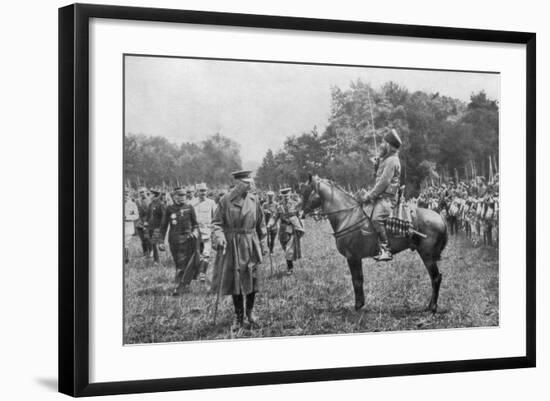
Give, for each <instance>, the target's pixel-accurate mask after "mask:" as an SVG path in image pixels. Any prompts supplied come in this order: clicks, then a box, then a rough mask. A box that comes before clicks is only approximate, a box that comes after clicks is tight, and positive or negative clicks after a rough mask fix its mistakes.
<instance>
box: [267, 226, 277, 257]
mask: <svg viewBox="0 0 550 401" xmlns="http://www.w3.org/2000/svg"><path fill="white" fill-rule="evenodd" d="M276 237H277V232H276V231H270V232H269V253H271V254H273V247H274V246H275V238H276Z"/></svg>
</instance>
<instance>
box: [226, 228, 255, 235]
mask: <svg viewBox="0 0 550 401" xmlns="http://www.w3.org/2000/svg"><path fill="white" fill-rule="evenodd" d="M223 232H224V233H225V234H253V233H255V232H256V229H254V228H228V229H225V230H223Z"/></svg>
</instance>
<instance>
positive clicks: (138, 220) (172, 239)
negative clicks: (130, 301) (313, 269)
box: [125, 170, 304, 328]
mask: <svg viewBox="0 0 550 401" xmlns="http://www.w3.org/2000/svg"><path fill="white" fill-rule="evenodd" d="M232 175H233V178H234V185H233V186H232V187H231V189H230V191H229V192H228V193H226V194H220V196H218V199H217V201H215V200H214V199H210V198H209V197H208V196H207V195H208V188H207V186H206V184H204V183H202V184H198V185H197V187H196V194H197V196H196V197H195V193H194V191H193V189H192V188H187V189H185V188H177V189H175V190H174V191H173V192H172V193H171V194H170V196H166V194H165V193H164V192H163V191H160V190H157V189H152V190H150V191H147V189H146V188H140V189H139V190H138V196H137V199H136V200H135V201H134V200H133V199H132V194H131V190H130V189H126V191H125V254H126V261H128V258H129V255H128V247H129V242H130V239H131V237H132V235H134V233H137V235H138V236H139V238H140V241H141V245H142V251H143V254H144V256H146V257H150V255H151V253H152V255H153V258H154V260H155V262H158V251H159V250H160V251H163V250H164V238H165V237H166V235H167V233H168V243H169V246H170V253H171V255H172V258H173V259H174V263H175V265H176V275H175V288H174V291H173V295H175V296H177V295H180V294H181V293H182V292H183V291H184V290H185V288H186V286H187V285H188V284H189V282H190V280H192V279H195V278H196V277H195V276H194V275H189V274H188V272H190V271H191V272H193V269H190V267H192V266H196V265H197V264H199V265H200V268H199V277H198V278H199V280H200V281H201V282H204V281H205V278H206V272H207V269H208V265H209V260H210V254H211V249H212V242H213V243H214V246H215V248H216V250H217V252H216V260H215V262H214V272H213V278H212V286H211V291H212V292H217V293H218V294H219V295H231V296H232V298H233V303H234V307H235V321H234V324H233V326H234V327H235V328H238V327H242V326H243V324H244V316H245V315H246V317H247V321H248V323H249V324H250V325H251V326H252V325H255V324H256V318H255V317H254V314H253V307H254V299H255V294H256V292H257V291H258V290H259V281H260V275H261V274H260V271H259V270H261V269H259V267H260V264H261V263H262V260H263V256H265V255H266V254H267V252H270V253H273V247H274V242H275V237H276V236H277V233H278V235H279V242H280V244H281V247H282V249H283V251H284V254H285V259H286V263H287V274H288V275H291V274H292V273H293V269H294V262H295V261H296V260H298V259H300V258H301V257H302V251H301V238H302V236H303V234H304V227H303V223H302V221H301V220H300V218H299V214H300V209H299V202H298V201H297V200H296V199H295V198H293V197H292V194H291V189H290V188H284V189H282V190H281V191H280V202H277V201H276V200H275V196H274V195H275V194H274V193H273V192H271V191H269V192H267V193H265V194H264V193H262V194H257V193H256V190H255V186H254V181H253V178H252V177H251V171H248V170H243V171H236V172H234V173H232ZM148 192H150V193H151V194H152V196H149V195H148ZM264 195H265V196H264ZM211 196H212V195H211ZM134 228H135V231H134ZM268 233H269V234H268ZM220 283H221V285H220ZM245 306H246V307H245Z"/></svg>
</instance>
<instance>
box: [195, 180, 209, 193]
mask: <svg viewBox="0 0 550 401" xmlns="http://www.w3.org/2000/svg"><path fill="white" fill-rule="evenodd" d="M201 189H202V190H204V191H206V190H207V189H208V188H207V187H206V183H204V182H201V183H198V184H197V191H200V190H201Z"/></svg>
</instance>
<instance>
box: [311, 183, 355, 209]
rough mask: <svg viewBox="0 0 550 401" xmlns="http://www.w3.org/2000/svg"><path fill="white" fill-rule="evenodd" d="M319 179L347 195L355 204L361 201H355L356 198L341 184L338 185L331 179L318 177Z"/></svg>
mask: <svg viewBox="0 0 550 401" xmlns="http://www.w3.org/2000/svg"><path fill="white" fill-rule="evenodd" d="M318 179H319V180H322V181H325V182H326V183H327V184H329V185H330V186H332V187H334V188H336V189H338V190H339V191H340V192H342V193H343V194H344V195H346V196H347V197H348V198H349V199H350V200H353V201H354V202H356V203H359V201H357V199H355V196H353V195H352V194H350V193H349V192H348V191H346V190H345V189H344V188H342V187H341V186H340V185H339V184H337V183H336V182H334V181H333V180H331V179H329V178H321V177H318Z"/></svg>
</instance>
